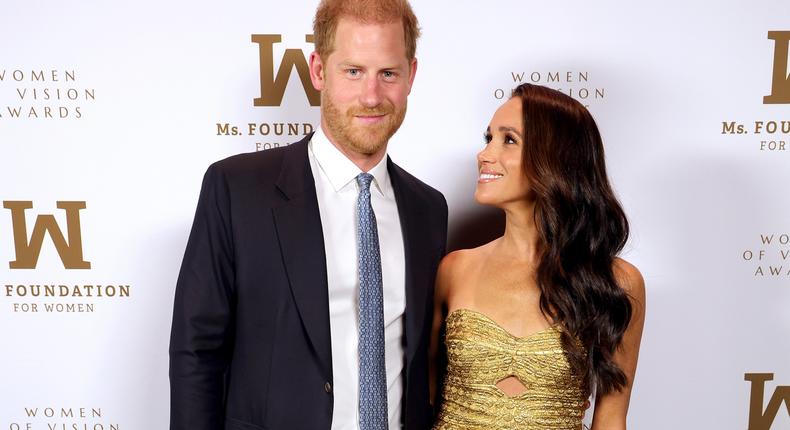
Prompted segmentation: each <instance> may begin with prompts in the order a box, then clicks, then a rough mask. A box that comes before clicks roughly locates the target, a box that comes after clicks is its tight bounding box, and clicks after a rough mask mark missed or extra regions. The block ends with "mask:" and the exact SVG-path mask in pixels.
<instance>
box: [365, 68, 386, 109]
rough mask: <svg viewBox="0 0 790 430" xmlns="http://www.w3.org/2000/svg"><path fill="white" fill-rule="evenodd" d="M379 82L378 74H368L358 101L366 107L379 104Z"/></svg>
mask: <svg viewBox="0 0 790 430" xmlns="http://www.w3.org/2000/svg"><path fill="white" fill-rule="evenodd" d="M381 90H382V88H381V82H380V81H379V78H378V76H375V75H374V76H368V77H367V78H366V79H365V83H364V86H363V88H362V95H361V97H360V103H361V104H362V106H365V107H367V108H374V107H376V106H378V105H380V104H381V99H382V97H381Z"/></svg>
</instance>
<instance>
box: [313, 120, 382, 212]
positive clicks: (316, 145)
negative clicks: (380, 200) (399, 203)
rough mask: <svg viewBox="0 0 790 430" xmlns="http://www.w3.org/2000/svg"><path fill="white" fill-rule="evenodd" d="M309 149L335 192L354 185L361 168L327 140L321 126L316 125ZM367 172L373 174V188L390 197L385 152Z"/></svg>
mask: <svg viewBox="0 0 790 430" xmlns="http://www.w3.org/2000/svg"><path fill="white" fill-rule="evenodd" d="M310 150H311V151H312V152H313V156H314V157H315V159H316V161H317V162H318V165H319V167H320V168H321V170H322V171H323V172H324V174H325V175H326V177H327V179H329V183H330V184H332V188H333V189H334V190H335V192H340V190H341V189H343V188H345V187H347V186H348V185H349V184H350V183H353V185H354V186H356V179H357V176H358V175H359V174H360V173H362V170H360V169H359V167H357V165H356V164H354V163H353V162H352V161H351V160H349V159H348V158H347V157H346V156H345V155H344V154H343V153H342V152H340V150H339V149H337V147H335V145H334V144H332V142H330V141H329V138H328V137H326V134H324V131H323V129H322V128H321V127H318V129H317V130H316V131H315V133H314V134H313V138H312V139H311V140H310ZM368 173H370V174H371V175H373V179H374V180H373V183H374V184H375V187H374V188H375V189H376V190H378V192H379V193H381V194H382V195H384V196H385V197H391V196H392V187H391V184H390V178H389V171H388V170H387V154H386V153H385V154H384V156H383V157H382V158H381V161H379V162H378V164H376V165H375V166H373V168H372V169H370V171H368Z"/></svg>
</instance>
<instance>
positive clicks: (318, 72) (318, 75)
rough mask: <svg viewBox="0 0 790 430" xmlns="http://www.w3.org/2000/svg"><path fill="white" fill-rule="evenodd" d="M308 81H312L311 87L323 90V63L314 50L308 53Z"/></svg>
mask: <svg viewBox="0 0 790 430" xmlns="http://www.w3.org/2000/svg"><path fill="white" fill-rule="evenodd" d="M310 81H311V82H312V83H313V88H315V89H316V90H318V91H323V89H324V63H323V62H322V61H321V56H320V55H318V53H317V52H315V51H313V52H312V53H311V54H310Z"/></svg>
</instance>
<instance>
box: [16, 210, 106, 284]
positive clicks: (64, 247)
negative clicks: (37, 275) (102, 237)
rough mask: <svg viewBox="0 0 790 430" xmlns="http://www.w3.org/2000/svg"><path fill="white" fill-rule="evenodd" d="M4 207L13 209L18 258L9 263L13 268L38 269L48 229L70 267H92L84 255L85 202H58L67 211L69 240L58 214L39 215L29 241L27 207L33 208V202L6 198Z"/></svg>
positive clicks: (60, 253) (53, 241) (60, 254)
mask: <svg viewBox="0 0 790 430" xmlns="http://www.w3.org/2000/svg"><path fill="white" fill-rule="evenodd" d="M3 207H4V208H6V209H9V210H11V222H12V224H13V230H14V247H15V249H16V260H15V261H11V262H9V266H10V268H11V269H35V268H36V264H37V263H38V257H39V254H41V245H42V244H43V243H44V236H45V235H46V234H47V232H49V236H50V238H52V243H54V245H55V249H56V250H57V251H58V255H59V256H60V260H61V261H62V262H63V266H64V267H65V268H66V269H90V268H91V263H90V262H88V261H85V260H84V259H83V256H82V232H81V228H80V209H85V202H69V201H59V202H57V207H58V208H59V209H63V210H65V211H66V229H67V232H68V233H67V234H68V238H69V240H68V243H67V242H66V239H65V238H64V236H63V232H62V231H61V229H60V227H59V226H58V223H57V221H56V220H55V216H54V215H39V216H38V218H36V223H35V225H34V226H33V233H32V234H31V236H30V240H29V241H28V238H27V222H26V221H25V210H26V209H31V208H32V207H33V202H32V201H4V202H3Z"/></svg>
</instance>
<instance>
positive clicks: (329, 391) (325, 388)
mask: <svg viewBox="0 0 790 430" xmlns="http://www.w3.org/2000/svg"><path fill="white" fill-rule="evenodd" d="M324 391H326V392H327V393H331V392H332V384H330V383H329V382H327V383H325V384H324Z"/></svg>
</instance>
